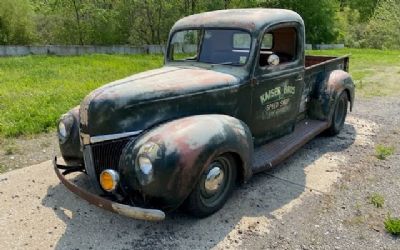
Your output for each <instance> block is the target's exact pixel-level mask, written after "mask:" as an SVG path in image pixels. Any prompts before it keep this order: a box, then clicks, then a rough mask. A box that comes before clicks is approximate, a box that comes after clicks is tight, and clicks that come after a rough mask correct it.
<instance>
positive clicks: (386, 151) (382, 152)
mask: <svg viewBox="0 0 400 250" xmlns="http://www.w3.org/2000/svg"><path fill="white" fill-rule="evenodd" d="M394 150H395V148H394V147H391V146H385V145H377V146H376V147H375V153H376V158H378V159H379V160H386V158H387V157H389V156H391V155H392V154H393V153H394Z"/></svg>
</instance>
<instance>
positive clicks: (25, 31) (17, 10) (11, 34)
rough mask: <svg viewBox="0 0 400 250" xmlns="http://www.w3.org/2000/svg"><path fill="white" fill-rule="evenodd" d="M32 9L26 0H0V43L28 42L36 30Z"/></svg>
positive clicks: (31, 39)
mask: <svg viewBox="0 0 400 250" xmlns="http://www.w3.org/2000/svg"><path fill="white" fill-rule="evenodd" d="M33 15H34V12H33V9H32V6H31V4H30V2H29V1H28V0H1V1H0V44H3V45H4V44H14V45H22V44H30V43H32V42H33V41H35V38H36V32H35V31H36V30H35V24H34V21H33Z"/></svg>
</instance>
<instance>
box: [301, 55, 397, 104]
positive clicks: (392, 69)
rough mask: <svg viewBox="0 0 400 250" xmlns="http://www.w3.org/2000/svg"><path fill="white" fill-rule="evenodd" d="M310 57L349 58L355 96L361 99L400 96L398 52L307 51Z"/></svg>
mask: <svg viewBox="0 0 400 250" xmlns="http://www.w3.org/2000/svg"><path fill="white" fill-rule="evenodd" d="M307 54H312V55H330V56H338V55H346V54H351V56H350V73H351V75H352V77H353V79H354V80H355V83H356V94H357V95H358V96H363V97H374V96H396V95H398V94H400V84H399V82H398V74H397V73H398V72H399V69H400V50H374V49H339V50H313V51H307Z"/></svg>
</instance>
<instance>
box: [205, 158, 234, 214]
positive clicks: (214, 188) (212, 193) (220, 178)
mask: <svg viewBox="0 0 400 250" xmlns="http://www.w3.org/2000/svg"><path fill="white" fill-rule="evenodd" d="M231 167H232V166H231V163H230V161H229V160H228V159H227V158H226V157H224V156H219V157H217V158H216V159H215V160H214V161H213V162H211V164H210V165H209V166H208V167H207V170H206V171H205V172H204V174H203V176H202V178H201V186H200V187H201V189H200V191H201V192H200V198H201V200H202V202H203V204H204V205H205V206H208V207H214V206H215V205H216V204H218V203H219V201H220V200H221V199H223V197H224V195H225V193H226V192H227V191H228V189H229V187H228V183H229V180H230V178H232V170H231Z"/></svg>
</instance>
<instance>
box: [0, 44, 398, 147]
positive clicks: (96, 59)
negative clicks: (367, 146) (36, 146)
mask: <svg viewBox="0 0 400 250" xmlns="http://www.w3.org/2000/svg"><path fill="white" fill-rule="evenodd" d="M307 53H312V54H314V55H344V54H352V57H351V60H350V70H351V74H352V75H353V77H354V79H355V80H356V84H357V95H362V96H374V95H397V94H398V93H400V84H398V82H397V77H398V75H397V72H398V71H399V69H400V51H380V50H360V49H342V50H329V51H311V52H310V51H308V52H307ZM162 62H163V59H162V56H160V55H129V56H125V55H85V56H68V57H57V56H27V57H10V58H0V114H1V116H0V139H1V138H6V137H18V136H20V135H33V134H38V133H42V132H48V131H54V127H55V126H56V121H57V119H58V118H59V117H60V115H61V114H63V113H65V112H66V111H68V110H69V109H70V108H72V107H74V106H76V105H79V103H80V102H81V100H82V99H83V98H84V97H85V96H86V95H87V94H88V93H89V92H90V91H91V90H93V89H95V88H97V87H99V86H101V85H103V84H106V83H108V82H111V81H113V80H117V79H120V78H123V77H125V76H128V75H131V74H134V73H138V72H142V71H145V70H148V69H153V68H157V67H159V66H161V65H162ZM393 67H398V68H396V70H395V71H394V72H393V74H388V73H387V72H385V69H386V68H387V69H392V68H393ZM392 75H395V77H391V76H392ZM374 76H378V77H382V79H383V80H382V81H376V82H373V81H371V80H370V78H371V77H374ZM392 78H393V79H392ZM11 151H12V150H11ZM11 151H10V153H12V152H11Z"/></svg>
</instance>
